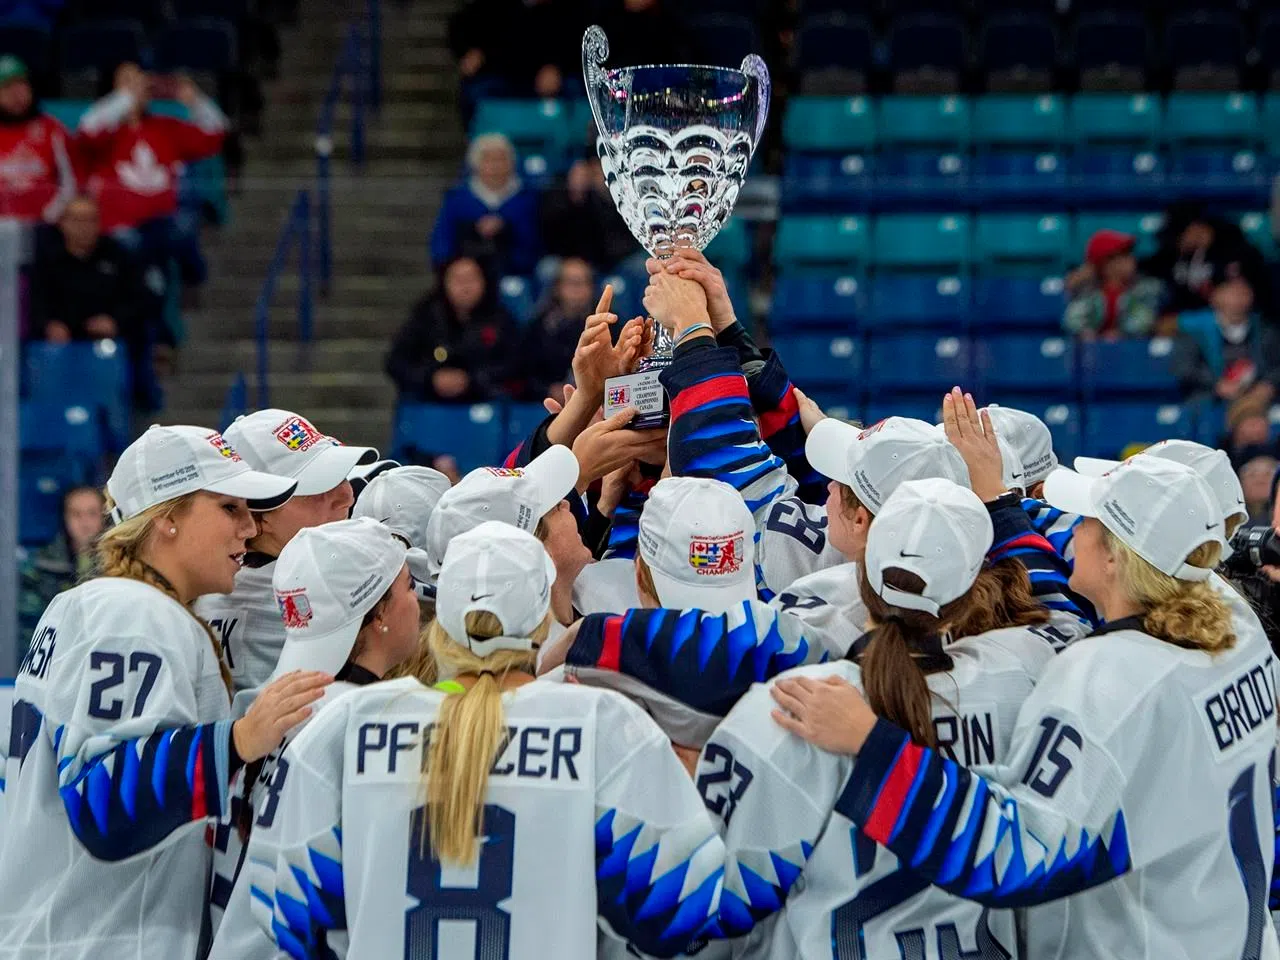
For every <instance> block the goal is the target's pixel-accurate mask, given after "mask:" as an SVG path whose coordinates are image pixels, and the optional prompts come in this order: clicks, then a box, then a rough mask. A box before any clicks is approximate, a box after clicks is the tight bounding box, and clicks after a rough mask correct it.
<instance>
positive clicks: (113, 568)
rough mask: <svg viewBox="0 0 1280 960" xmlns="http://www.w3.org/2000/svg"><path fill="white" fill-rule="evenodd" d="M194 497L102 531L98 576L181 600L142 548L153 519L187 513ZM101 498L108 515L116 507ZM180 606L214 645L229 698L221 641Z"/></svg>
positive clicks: (228, 672)
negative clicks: (119, 579)
mask: <svg viewBox="0 0 1280 960" xmlns="http://www.w3.org/2000/svg"><path fill="white" fill-rule="evenodd" d="M197 496H199V494H198V493H188V494H186V495H185V496H181V497H175V498H174V499H173V500H166V501H165V502H164V503H160V504H156V505H155V506H154V507H151V508H150V509H148V510H143V511H142V512H141V513H139V514H138V515H137V516H133V517H130V518H129V519H128V520H122V521H121V522H120V523H117V524H115V525H114V526H111V527H108V528H107V529H106V530H104V531H103V532H102V534H101V535H100V536H99V537H98V543H97V548H96V549H97V554H98V571H99V576H103V577H125V578H127V579H129V580H137V581H139V582H141V583H145V584H147V585H149V586H152V587H155V588H156V589H157V590H159V591H161V592H163V593H165V594H168V595H169V596H171V597H173V599H174V600H177V601H178V602H179V603H182V598H181V597H179V596H178V591H177V590H175V589H174V588H173V584H171V583H170V582H169V581H168V580H167V579H165V578H164V577H163V576H161V575H160V572H159V571H158V570H156V568H155V567H153V566H151V564H149V563H147V562H146V561H144V560H143V559H142V550H143V548H144V547H145V546H146V543H147V540H148V539H149V538H150V536H151V528H152V526H153V521H155V520H159V519H161V518H162V517H169V516H180V515H181V514H183V513H186V512H187V511H188V510H190V509H191V505H192V503H194V502H195V498H196V497H197ZM103 497H104V499H105V501H106V511H107V513H108V515H109V514H110V513H111V511H112V510H113V509H115V500H113V499H112V497H111V494H110V493H109V492H107V491H106V490H104V491H103ZM182 606H183V607H184V608H185V609H186V611H187V613H189V614H191V617H192V619H194V620H195V621H196V623H198V624H200V626H201V628H202V629H203V630H204V632H205V635H206V636H207V637H208V638H209V645H210V647H212V648H213V656H214V660H215V662H216V663H217V664H218V673H220V674H221V675H222V683H223V685H224V686H226V688H227V697H228V698H229V697H230V696H231V690H232V687H231V670H230V669H229V668H228V667H227V661H226V659H225V658H224V657H223V655H222V644H220V643H219V642H218V639H217V637H215V636H214V635H213V631H212V630H211V629H210V628H209V624H207V623H205V621H204V620H203V619H201V618H200V617H197V616H196V615H195V612H194V611H193V610H192V609H191V607H190V605H189V604H185V603H182Z"/></svg>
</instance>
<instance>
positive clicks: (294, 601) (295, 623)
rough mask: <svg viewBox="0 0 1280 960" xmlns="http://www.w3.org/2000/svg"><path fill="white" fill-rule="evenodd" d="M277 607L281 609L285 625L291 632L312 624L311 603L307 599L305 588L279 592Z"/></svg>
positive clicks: (277, 592) (277, 594) (277, 593)
mask: <svg viewBox="0 0 1280 960" xmlns="http://www.w3.org/2000/svg"><path fill="white" fill-rule="evenodd" d="M276 605H277V606H279V607H280V616H281V618H282V619H283V620H284V625H285V626H286V627H287V628H289V629H290V630H301V629H302V628H303V627H305V626H306V625H307V624H309V623H310V622H311V601H310V600H308V599H307V591H306V588H305V587H299V588H298V589H297V590H277V591H276Z"/></svg>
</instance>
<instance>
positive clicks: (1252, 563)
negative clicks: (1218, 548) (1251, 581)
mask: <svg viewBox="0 0 1280 960" xmlns="http://www.w3.org/2000/svg"><path fill="white" fill-rule="evenodd" d="M1265 566H1280V535H1277V534H1276V532H1275V530H1273V529H1272V528H1271V527H1269V526H1257V527H1241V528H1240V529H1239V530H1237V531H1236V534H1235V536H1234V537H1232V538H1231V556H1229V557H1228V558H1227V559H1226V561H1225V562H1224V563H1223V564H1222V569H1223V571H1224V572H1225V573H1226V574H1227V575H1228V576H1231V575H1234V576H1237V577H1247V576H1249V575H1250V574H1252V573H1256V572H1257V571H1258V569H1259V568H1260V567H1265Z"/></svg>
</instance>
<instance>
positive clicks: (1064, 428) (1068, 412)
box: [1010, 401, 1084, 467]
mask: <svg viewBox="0 0 1280 960" xmlns="http://www.w3.org/2000/svg"><path fill="white" fill-rule="evenodd" d="M1010 406H1017V407H1018V409H1020V410H1026V411H1027V412H1028V413H1034V414H1035V415H1036V416H1037V417H1039V418H1040V419H1041V420H1043V421H1044V423H1045V426H1047V427H1048V428H1049V432H1050V433H1051V434H1052V435H1053V452H1054V453H1056V454H1057V455H1058V462H1059V463H1062V464H1064V465H1066V466H1068V467H1069V466H1071V463H1072V461H1073V460H1075V458H1076V457H1078V456H1080V454H1081V446H1080V444H1081V438H1082V436H1083V434H1084V415H1083V413H1082V411H1081V407H1080V405H1079V404H1076V403H1051V404H1047V405H1046V404H1044V403H1037V402H1035V401H1030V402H1026V403H1017V404H1010Z"/></svg>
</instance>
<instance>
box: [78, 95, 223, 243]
mask: <svg viewBox="0 0 1280 960" xmlns="http://www.w3.org/2000/svg"><path fill="white" fill-rule="evenodd" d="M225 132H226V119H225V118H224V117H223V116H222V112H221V111H220V110H219V109H218V108H217V106H215V105H214V104H213V102H212V101H211V100H208V99H206V98H201V100H200V101H198V102H197V103H196V105H195V106H194V107H192V109H191V121H190V122H188V121H186V120H179V119H177V118H176V117H161V116H156V115H154V114H150V113H143V114H142V115H141V116H140V117H136V118H135V117H134V114H133V97H132V96H131V95H130V94H128V93H124V92H120V91H118V92H116V93H113V94H110V95H109V96H107V97H104V98H103V99H102V100H99V101H98V102H97V103H95V104H94V105H93V106H92V107H90V108H89V110H88V111H87V112H86V113H85V115H84V117H83V118H81V120H80V129H79V130H78V131H77V136H76V147H77V152H78V154H79V158H80V164H81V169H82V171H83V174H84V179H85V182H86V185H87V187H88V190H89V192H90V193H92V194H93V195H94V196H96V197H97V198H98V204H99V206H100V207H101V208H102V228H103V230H114V229H116V228H117V227H133V226H137V225H138V224H140V223H143V222H145V221H147V220H151V219H154V218H155V217H164V216H168V215H170V214H172V213H173V212H174V211H176V210H177V208H178V164H181V163H190V162H192V161H195V160H203V159H204V158H205V157H211V156H213V155H214V154H216V153H217V152H218V151H219V150H220V149H222V139H223V136H224V134H225Z"/></svg>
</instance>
